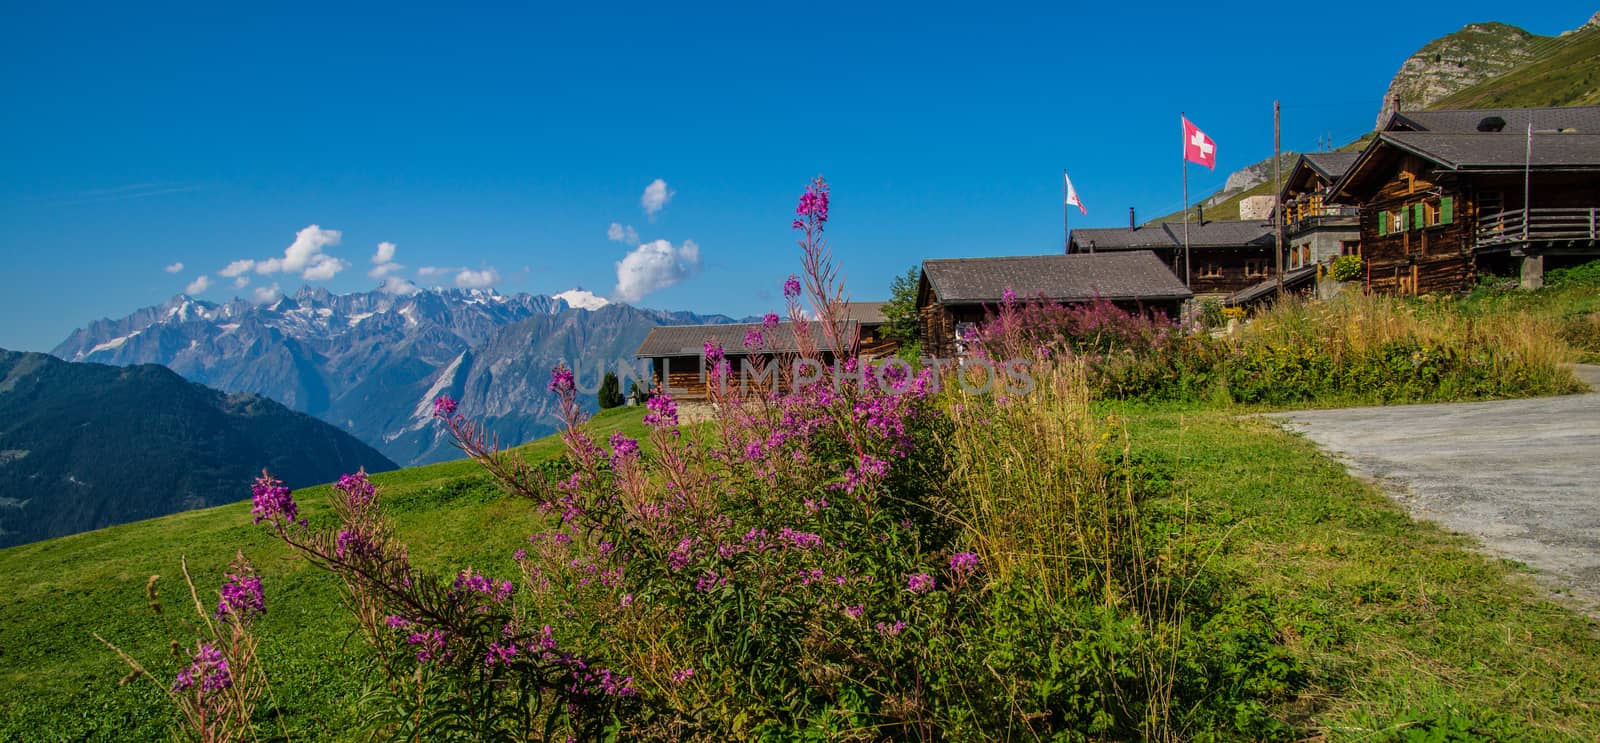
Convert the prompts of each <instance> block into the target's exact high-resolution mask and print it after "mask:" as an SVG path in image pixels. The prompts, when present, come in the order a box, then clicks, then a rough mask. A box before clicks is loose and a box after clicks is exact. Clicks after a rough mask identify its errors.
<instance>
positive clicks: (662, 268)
mask: <svg viewBox="0 0 1600 743" xmlns="http://www.w3.org/2000/svg"><path fill="white" fill-rule="evenodd" d="M699 271H700V246H699V245H696V244H695V242H694V241H693V240H684V241H683V245H682V246H681V247H677V248H674V247H672V243H670V242H667V241H666V240H656V241H654V242H647V243H645V244H643V245H640V246H639V247H637V248H635V249H634V250H633V252H632V253H629V254H627V255H626V256H624V257H623V258H622V260H620V261H617V288H616V291H615V292H614V293H615V294H616V298H617V299H619V300H622V301H624V302H637V301H639V300H640V299H642V298H644V296H645V295H646V294H649V293H651V292H653V291H656V290H658V289H665V288H667V287H669V286H672V285H673V284H676V283H678V282H680V281H683V280H684V279H687V278H689V277H691V276H694V275H695V274H696V273H698V272H699Z"/></svg>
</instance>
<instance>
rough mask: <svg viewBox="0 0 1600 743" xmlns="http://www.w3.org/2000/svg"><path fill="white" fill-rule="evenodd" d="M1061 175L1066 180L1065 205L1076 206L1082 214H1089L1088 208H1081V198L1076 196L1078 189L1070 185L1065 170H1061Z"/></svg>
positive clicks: (1070, 182)
mask: <svg viewBox="0 0 1600 743" xmlns="http://www.w3.org/2000/svg"><path fill="white" fill-rule="evenodd" d="M1061 177H1062V178H1063V179H1064V180H1066V182H1067V206H1075V207H1078V211H1080V212H1083V215H1084V216H1089V210H1088V209H1085V208H1083V200H1082V199H1080V198H1078V189H1076V188H1073V187H1072V179H1071V178H1068V177H1067V171H1065V170H1063V171H1061Z"/></svg>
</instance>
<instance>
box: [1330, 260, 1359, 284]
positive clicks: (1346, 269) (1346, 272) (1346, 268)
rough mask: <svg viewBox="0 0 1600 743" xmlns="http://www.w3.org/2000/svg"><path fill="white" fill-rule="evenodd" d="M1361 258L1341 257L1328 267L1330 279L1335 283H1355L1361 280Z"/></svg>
mask: <svg viewBox="0 0 1600 743" xmlns="http://www.w3.org/2000/svg"><path fill="white" fill-rule="evenodd" d="M1361 271H1362V264H1361V256H1357V255H1341V256H1339V257H1338V258H1335V259H1333V263H1332V264H1329V266H1328V278H1330V279H1333V280H1334V281H1355V280H1356V279H1359V278H1361Z"/></svg>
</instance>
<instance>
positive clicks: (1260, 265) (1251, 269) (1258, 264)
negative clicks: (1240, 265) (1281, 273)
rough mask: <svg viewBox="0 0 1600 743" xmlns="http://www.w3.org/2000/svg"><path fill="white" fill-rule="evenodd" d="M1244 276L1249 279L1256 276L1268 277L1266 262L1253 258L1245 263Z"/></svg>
mask: <svg viewBox="0 0 1600 743" xmlns="http://www.w3.org/2000/svg"><path fill="white" fill-rule="evenodd" d="M1244 275H1245V276H1247V277H1251V278H1254V277H1256V276H1266V275H1267V262H1266V261H1264V260H1260V259H1258V258H1252V259H1250V260H1247V261H1245V262H1244Z"/></svg>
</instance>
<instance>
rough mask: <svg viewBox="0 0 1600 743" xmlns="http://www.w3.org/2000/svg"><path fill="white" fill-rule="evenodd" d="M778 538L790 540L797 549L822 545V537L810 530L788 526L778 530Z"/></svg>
mask: <svg viewBox="0 0 1600 743" xmlns="http://www.w3.org/2000/svg"><path fill="white" fill-rule="evenodd" d="M778 538H779V539H787V540H789V542H790V543H791V544H793V545H794V546H795V547H796V548H797V549H803V550H805V549H811V548H812V547H821V546H822V537H820V536H818V535H816V534H812V533H810V532H804V531H795V530H794V529H790V528H789V527H787V526H786V527H784V528H782V529H780V530H778Z"/></svg>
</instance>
